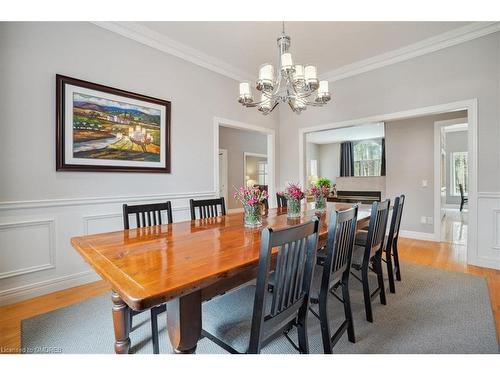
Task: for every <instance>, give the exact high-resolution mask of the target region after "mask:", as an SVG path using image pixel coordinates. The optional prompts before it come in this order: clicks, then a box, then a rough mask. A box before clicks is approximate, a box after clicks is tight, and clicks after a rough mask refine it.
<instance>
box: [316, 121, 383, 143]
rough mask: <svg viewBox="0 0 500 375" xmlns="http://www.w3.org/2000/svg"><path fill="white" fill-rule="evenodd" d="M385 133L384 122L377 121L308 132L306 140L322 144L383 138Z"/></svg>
mask: <svg viewBox="0 0 500 375" xmlns="http://www.w3.org/2000/svg"><path fill="white" fill-rule="evenodd" d="M384 134H385V131H384V123H383V122H377V123H371V124H361V125H356V126H350V127H346V128H339V129H330V130H323V131H317V132H312V133H307V134H306V142H309V143H316V144H320V145H322V144H327V143H339V142H345V141H361V140H363V139H373V138H382V137H384Z"/></svg>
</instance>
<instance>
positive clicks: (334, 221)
mask: <svg viewBox="0 0 500 375" xmlns="http://www.w3.org/2000/svg"><path fill="white" fill-rule="evenodd" d="M357 217H358V206H354V207H353V208H350V209H348V210H345V211H341V212H332V213H331V217H330V223H329V225H328V239H327V244H326V249H325V251H324V252H323V253H324V255H325V257H324V258H323V261H322V262H321V263H320V265H322V266H323V267H320V268H318V269H317V270H316V272H315V279H314V282H313V289H312V291H311V296H312V297H311V303H313V304H315V303H316V304H317V303H319V314H318V313H316V312H315V311H314V310H313V309H312V308H311V312H312V313H313V315H314V316H316V317H317V318H318V319H319V320H320V323H321V336H322V339H323V349H324V352H325V354H331V353H332V349H333V347H334V346H335V344H336V343H337V341H338V340H339V339H340V338H341V337H342V335H343V334H344V333H345V332H346V331H347V337H348V339H349V341H350V342H355V340H356V339H355V335H354V323H353V319H352V311H351V299H350V296H349V275H350V271H351V258H352V250H353V246H354V237H355V235H356V225H357ZM320 259H321V258H320ZM318 271H319V272H318ZM339 286H341V287H342V297H340V296H338V295H337V293H336V292H335V290H336V289H337V288H338V287H339ZM318 289H319V290H318ZM318 293H319V296H318ZM315 294H316V295H315ZM330 294H332V295H333V296H334V297H335V298H336V299H338V300H339V301H340V302H342V304H343V305H344V314H345V320H344V321H343V322H342V324H341V325H340V326H339V327H338V328H337V330H336V331H335V333H334V334H333V336H332V335H331V331H330V322H329V319H328V297H329V295H330Z"/></svg>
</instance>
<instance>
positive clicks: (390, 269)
mask: <svg viewBox="0 0 500 375" xmlns="http://www.w3.org/2000/svg"><path fill="white" fill-rule="evenodd" d="M404 202H405V196H404V194H402V195H401V196H399V197H396V198H395V199H394V206H393V208H392V218H391V226H390V228H389V234H388V235H387V236H386V237H385V248H384V252H385V258H382V260H383V261H385V263H386V264H387V276H388V279H389V291H390V292H391V293H396V285H395V282H394V274H396V279H397V280H398V281H401V268H400V266H399V253H398V239H399V228H400V226H401V217H402V215H403V206H404ZM393 259H394V264H393Z"/></svg>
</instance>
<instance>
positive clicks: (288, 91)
mask: <svg viewBox="0 0 500 375" xmlns="http://www.w3.org/2000/svg"><path fill="white" fill-rule="evenodd" d="M277 42H278V51H279V61H280V65H279V69H277V75H276V76H275V70H274V67H273V65H272V64H269V63H265V64H262V65H261V66H260V68H259V78H258V80H257V84H256V85H255V88H256V89H257V90H258V91H260V100H259V101H257V102H256V101H254V97H253V93H252V88H251V84H250V82H241V83H240V96H239V98H238V102H240V103H241V104H242V105H243V106H245V107H257V109H258V110H259V111H260V112H262V114H264V115H267V114H269V113H271V112H272V111H273V109H274V108H276V106H277V105H278V104H279V103H280V102H282V103H288V105H289V106H290V108H291V109H292V110H293V111H294V112H295V113H297V114H300V112H302V111H303V110H305V109H307V106H316V107H320V106H322V105H324V104H326V103H327V102H328V101H329V100H330V99H331V96H330V92H329V91H328V81H319V80H318V74H317V69H316V67H315V66H314V65H300V64H295V65H294V64H293V59H292V54H291V53H290V52H289V51H288V50H289V48H290V37H289V36H288V35H286V34H285V23H284V22H283V31H282V33H281V35H280V36H279V37H278V39H277Z"/></svg>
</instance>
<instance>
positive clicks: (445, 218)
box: [434, 117, 469, 261]
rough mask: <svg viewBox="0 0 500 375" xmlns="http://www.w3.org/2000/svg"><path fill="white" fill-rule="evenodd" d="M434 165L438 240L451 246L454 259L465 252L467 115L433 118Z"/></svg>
mask: <svg viewBox="0 0 500 375" xmlns="http://www.w3.org/2000/svg"><path fill="white" fill-rule="evenodd" d="M434 125H435V137H434V145H435V148H436V149H435V152H434V158H435V159H434V164H435V168H436V169H437V171H436V176H439V183H440V186H439V193H440V199H439V201H438V204H439V206H440V207H439V213H440V228H439V229H440V234H439V241H441V242H446V243H449V244H450V245H451V248H452V249H453V252H454V255H455V257H456V258H459V259H457V260H462V261H464V260H465V258H466V254H467V234H468V233H467V232H468V211H469V210H468V197H469V176H468V175H469V174H468V170H469V157H468V156H469V153H468V138H469V135H468V132H469V125H468V121H467V117H463V118H457V119H452V120H445V121H436V123H435V124H434Z"/></svg>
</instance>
